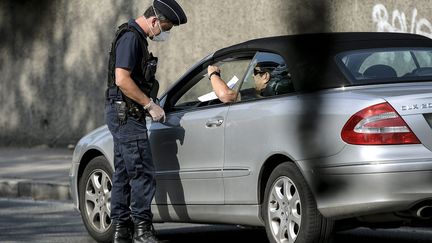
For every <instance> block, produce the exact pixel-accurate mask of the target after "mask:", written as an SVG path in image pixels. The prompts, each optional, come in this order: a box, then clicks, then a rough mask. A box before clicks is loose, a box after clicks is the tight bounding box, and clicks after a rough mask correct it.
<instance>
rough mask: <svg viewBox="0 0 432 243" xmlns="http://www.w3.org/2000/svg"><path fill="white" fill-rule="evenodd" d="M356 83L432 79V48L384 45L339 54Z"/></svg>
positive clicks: (350, 76)
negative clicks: (378, 47)
mask: <svg viewBox="0 0 432 243" xmlns="http://www.w3.org/2000/svg"><path fill="white" fill-rule="evenodd" d="M337 57H338V58H339V62H340V63H342V64H343V65H341V66H342V68H343V69H344V71H345V72H344V73H346V74H348V75H347V76H348V78H349V79H350V81H351V82H352V83H353V84H363V83H389V82H402V81H404V82H405V81H419V80H430V79H431V78H432V49H419V48H397V49H391V48H380V49H371V50H358V51H350V52H347V53H342V54H339V55H338V56H337Z"/></svg>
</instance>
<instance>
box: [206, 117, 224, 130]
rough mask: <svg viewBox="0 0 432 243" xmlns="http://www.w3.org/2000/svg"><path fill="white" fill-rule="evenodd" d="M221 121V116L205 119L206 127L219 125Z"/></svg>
mask: <svg viewBox="0 0 432 243" xmlns="http://www.w3.org/2000/svg"><path fill="white" fill-rule="evenodd" d="M223 121H224V120H223V119H222V118H215V119H210V120H207V122H206V127H208V128H210V127H219V126H220V125H222V123H223Z"/></svg>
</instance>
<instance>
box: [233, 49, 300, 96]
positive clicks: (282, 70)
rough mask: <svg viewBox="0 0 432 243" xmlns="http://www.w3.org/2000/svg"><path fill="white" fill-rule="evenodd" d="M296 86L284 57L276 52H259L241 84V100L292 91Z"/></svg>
mask: <svg viewBox="0 0 432 243" xmlns="http://www.w3.org/2000/svg"><path fill="white" fill-rule="evenodd" d="M293 91H294V87H293V84H292V80H291V74H290V72H289V69H288V66H287V64H286V63H285V61H284V59H283V58H282V57H281V56H280V55H278V54H274V53H268V52H257V53H256V54H255V56H254V58H253V59H252V62H251V63H250V65H249V67H248V71H247V73H246V76H245V79H244V81H243V83H242V85H241V88H240V92H239V96H240V97H239V98H238V99H237V100H239V101H247V100H254V99H260V98H264V97H270V96H276V95H282V94H287V93H291V92H293Z"/></svg>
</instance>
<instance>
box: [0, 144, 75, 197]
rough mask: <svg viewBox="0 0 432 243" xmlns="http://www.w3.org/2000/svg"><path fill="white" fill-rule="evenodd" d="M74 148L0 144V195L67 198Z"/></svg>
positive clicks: (68, 195)
mask: <svg viewBox="0 0 432 243" xmlns="http://www.w3.org/2000/svg"><path fill="white" fill-rule="evenodd" d="M72 154H73V150H70V149H66V148H45V147H40V148H0V197H6V198H17V197H27V198H32V199H35V200H70V199H71V197H70V190H69V188H70V187H69V168H70V165H71V160H72Z"/></svg>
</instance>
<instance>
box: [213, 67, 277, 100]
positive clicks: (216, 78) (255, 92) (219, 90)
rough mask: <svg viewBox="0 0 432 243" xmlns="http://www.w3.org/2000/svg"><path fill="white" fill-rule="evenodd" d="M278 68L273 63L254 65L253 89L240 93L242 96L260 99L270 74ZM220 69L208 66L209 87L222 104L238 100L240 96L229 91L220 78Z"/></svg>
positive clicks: (233, 91) (270, 76)
mask: <svg viewBox="0 0 432 243" xmlns="http://www.w3.org/2000/svg"><path fill="white" fill-rule="evenodd" d="M277 66H278V63H275V62H259V63H257V64H256V65H255V67H254V70H253V78H254V81H255V87H254V88H252V89H248V90H244V91H242V93H243V95H251V96H253V97H255V98H262V97H263V92H264V90H265V88H266V87H267V84H268V82H269V81H270V79H271V78H272V75H271V72H272V70H274V69H275V68H276V67H277ZM220 72H221V69H220V68H219V67H218V66H214V65H209V66H208V68H207V74H208V76H209V79H210V81H211V85H212V87H213V90H214V92H215V94H216V96H217V97H218V98H219V100H220V101H222V102H223V103H231V102H234V101H236V99H237V100H240V99H241V97H240V95H237V94H238V92H237V91H235V90H234V89H230V88H229V87H228V85H227V84H226V82H225V81H224V80H223V79H222V78H221V76H220Z"/></svg>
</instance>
